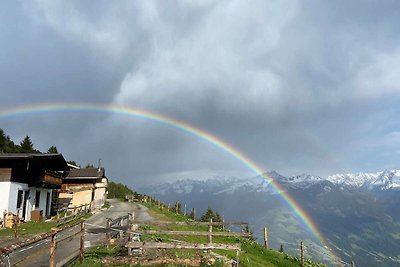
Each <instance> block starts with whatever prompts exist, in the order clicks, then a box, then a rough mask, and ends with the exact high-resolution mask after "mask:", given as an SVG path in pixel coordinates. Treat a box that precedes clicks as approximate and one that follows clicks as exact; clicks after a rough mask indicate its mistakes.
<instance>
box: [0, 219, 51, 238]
mask: <svg viewBox="0 0 400 267" xmlns="http://www.w3.org/2000/svg"><path fill="white" fill-rule="evenodd" d="M56 226H57V222H55V221H48V222H26V223H23V224H20V225H18V227H17V230H18V237H28V236H33V235H38V234H43V233H47V232H51V228H54V227H56ZM13 236H14V229H10V228H4V229H0V237H13Z"/></svg>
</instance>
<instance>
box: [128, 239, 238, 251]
mask: <svg viewBox="0 0 400 267" xmlns="http://www.w3.org/2000/svg"><path fill="white" fill-rule="evenodd" d="M125 246H126V247H127V248H128V249H201V250H208V249H223V250H240V244H215V243H213V244H202V243H165V242H138V241H132V242H128V243H127V244H126V245H125Z"/></svg>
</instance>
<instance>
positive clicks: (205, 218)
mask: <svg viewBox="0 0 400 267" xmlns="http://www.w3.org/2000/svg"><path fill="white" fill-rule="evenodd" d="M210 219H212V220H213V222H220V221H222V220H221V216H220V215H219V214H218V212H214V211H213V210H212V209H211V207H210V206H208V208H207V210H206V212H204V213H203V214H202V215H201V217H200V221H202V222H209V221H210Z"/></svg>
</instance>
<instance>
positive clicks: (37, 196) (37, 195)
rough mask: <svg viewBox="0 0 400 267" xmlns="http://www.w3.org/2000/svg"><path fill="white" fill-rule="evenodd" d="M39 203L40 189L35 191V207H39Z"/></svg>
mask: <svg viewBox="0 0 400 267" xmlns="http://www.w3.org/2000/svg"><path fill="white" fill-rule="evenodd" d="M39 203H40V191H36V197H35V209H38V208H39Z"/></svg>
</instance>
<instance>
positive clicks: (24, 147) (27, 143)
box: [19, 136, 37, 153]
mask: <svg viewBox="0 0 400 267" xmlns="http://www.w3.org/2000/svg"><path fill="white" fill-rule="evenodd" d="M19 152H20V153H36V152H37V151H36V150H35V149H34V148H33V143H32V141H31V139H30V138H29V136H25V138H24V140H22V141H21V143H20V144H19Z"/></svg>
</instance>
